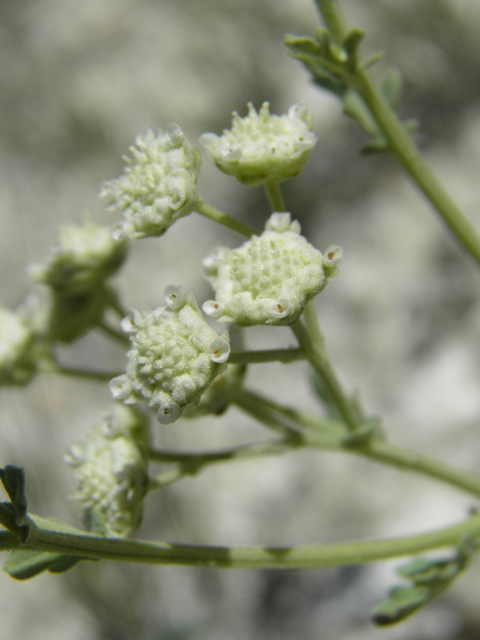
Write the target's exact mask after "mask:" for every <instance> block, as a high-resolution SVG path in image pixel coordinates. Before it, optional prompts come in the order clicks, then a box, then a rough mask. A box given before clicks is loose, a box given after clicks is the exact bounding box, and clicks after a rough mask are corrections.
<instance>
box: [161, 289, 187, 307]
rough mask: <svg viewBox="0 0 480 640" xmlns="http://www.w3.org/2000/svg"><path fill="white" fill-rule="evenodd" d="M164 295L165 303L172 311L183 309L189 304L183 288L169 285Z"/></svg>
mask: <svg viewBox="0 0 480 640" xmlns="http://www.w3.org/2000/svg"><path fill="white" fill-rule="evenodd" d="M163 295H164V297H165V303H166V304H167V307H169V308H170V309H181V308H182V307H183V306H184V305H185V304H186V302H187V294H186V293H185V289H184V288H183V287H182V286H177V285H174V284H169V285H168V287H166V288H165V291H164V294H163Z"/></svg>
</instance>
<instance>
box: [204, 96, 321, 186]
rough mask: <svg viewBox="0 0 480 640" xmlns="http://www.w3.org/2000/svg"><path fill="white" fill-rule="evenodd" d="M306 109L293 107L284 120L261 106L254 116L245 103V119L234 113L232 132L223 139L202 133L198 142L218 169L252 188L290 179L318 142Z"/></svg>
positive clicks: (227, 132) (264, 106)
mask: <svg viewBox="0 0 480 640" xmlns="http://www.w3.org/2000/svg"><path fill="white" fill-rule="evenodd" d="M311 125H312V117H311V114H310V112H309V111H308V109H307V108H306V107H302V106H301V105H298V104H294V105H292V106H291V107H290V109H289V110H288V113H287V114H285V115H283V116H276V115H273V114H272V115H271V114H270V113H269V104H268V102H264V103H263V105H262V107H261V109H260V111H259V112H258V113H257V112H256V111H255V108H254V107H253V105H252V103H251V102H249V103H248V115H246V116H245V117H244V118H240V116H239V115H238V114H237V112H236V111H234V112H233V120H232V128H231V129H230V130H225V131H224V132H223V135H222V136H217V135H215V134H214V133H204V134H203V135H202V136H200V139H199V142H200V144H201V145H202V146H203V147H204V148H205V150H206V151H207V153H208V154H209V155H210V156H211V157H212V159H213V160H214V162H215V164H216V165H217V167H218V168H219V169H221V170H222V171H224V172H225V173H228V174H230V175H233V176H235V178H236V179H237V180H238V181H239V182H242V183H243V184H245V185H248V186H251V187H254V186H257V185H260V184H263V183H264V182H266V181H267V180H275V181H278V182H280V181H282V180H287V179H288V178H293V177H294V176H296V175H298V174H299V173H300V172H301V170H302V169H303V165H304V164H305V162H306V161H307V159H308V156H309V154H310V151H311V150H312V149H313V147H314V145H315V142H316V141H317V139H316V137H315V135H314V134H313V133H312V131H311Z"/></svg>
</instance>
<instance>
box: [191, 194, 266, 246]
mask: <svg viewBox="0 0 480 640" xmlns="http://www.w3.org/2000/svg"><path fill="white" fill-rule="evenodd" d="M195 211H196V212H197V213H199V214H200V215H202V216H205V218H210V220H213V221H214V222H218V223H219V224H223V226H224V227H228V228H229V229H232V230H233V231H236V232H237V233H240V234H241V235H242V236H246V237H247V238H251V236H253V235H254V234H257V235H258V233H259V232H258V231H257V230H256V229H254V228H253V227H251V226H250V225H248V224H245V223H244V222H241V221H240V220H236V219H235V218H232V217H231V216H229V215H227V214H226V213H223V212H222V211H218V209H214V208H213V207H211V206H210V205H209V204H207V203H206V202H204V201H203V200H199V202H198V203H197V205H196V207H195Z"/></svg>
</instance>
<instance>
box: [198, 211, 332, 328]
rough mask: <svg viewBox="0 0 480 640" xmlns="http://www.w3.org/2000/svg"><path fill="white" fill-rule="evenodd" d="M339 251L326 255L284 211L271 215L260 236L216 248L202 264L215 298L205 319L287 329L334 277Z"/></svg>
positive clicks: (205, 306) (209, 305)
mask: <svg viewBox="0 0 480 640" xmlns="http://www.w3.org/2000/svg"><path fill="white" fill-rule="evenodd" d="M341 257H342V252H341V249H340V248H339V247H329V248H328V249H327V251H326V254H325V256H324V255H322V253H321V252H320V251H318V250H317V249H315V248H314V247H312V245H311V244H309V243H308V242H307V240H306V239H305V238H304V237H303V236H301V235H300V225H299V223H298V222H297V221H293V222H291V221H290V214H289V213H274V214H272V216H271V217H270V218H269V220H268V221H267V223H266V226H265V231H264V232H263V233H262V234H261V235H260V236H253V237H252V238H251V239H250V240H248V241H247V242H245V243H244V244H243V245H242V246H241V247H239V248H238V249H227V248H224V247H221V248H219V249H217V250H216V251H215V252H214V253H213V254H211V255H210V256H209V257H207V258H206V259H205V260H204V274H205V276H206V278H207V280H208V281H209V282H210V284H211V285H212V287H213V289H214V291H215V300H209V301H207V302H206V303H205V304H204V305H203V310H204V311H205V313H206V314H207V315H210V316H212V317H215V318H218V319H219V320H220V321H221V322H234V323H235V324H238V325H255V324H271V325H289V324H292V323H293V322H295V320H296V319H297V318H298V316H299V315H300V313H301V312H302V310H303V308H304V307H305V305H306V304H307V303H308V302H309V301H310V300H311V299H312V298H313V297H314V296H315V295H316V294H317V293H319V292H320V291H321V290H322V289H323V288H324V287H325V285H326V284H327V282H328V280H330V279H332V278H333V277H334V276H336V275H337V273H338V267H337V263H338V261H339V260H340V259H341Z"/></svg>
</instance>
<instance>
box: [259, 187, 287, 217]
mask: <svg viewBox="0 0 480 640" xmlns="http://www.w3.org/2000/svg"><path fill="white" fill-rule="evenodd" d="M263 186H264V189H265V193H266V195H267V199H268V204H269V205H270V209H271V211H272V213H277V212H278V213H280V212H282V211H286V210H287V208H286V206H285V200H284V199H283V194H282V190H281V188H280V184H279V183H278V182H277V181H276V180H267V182H265V184H264V185H263Z"/></svg>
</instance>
